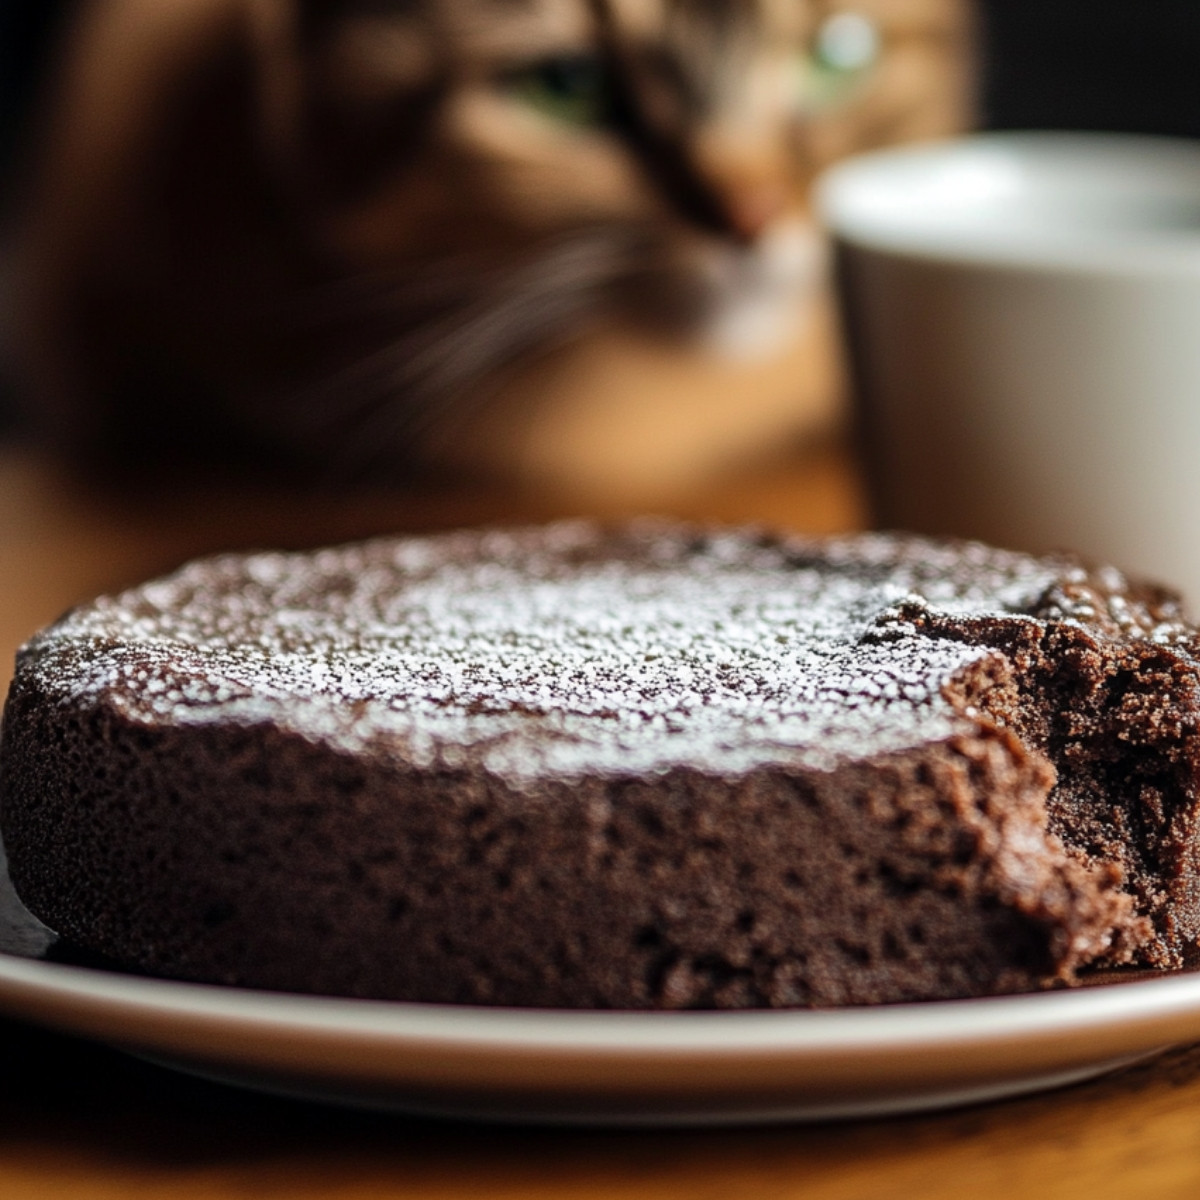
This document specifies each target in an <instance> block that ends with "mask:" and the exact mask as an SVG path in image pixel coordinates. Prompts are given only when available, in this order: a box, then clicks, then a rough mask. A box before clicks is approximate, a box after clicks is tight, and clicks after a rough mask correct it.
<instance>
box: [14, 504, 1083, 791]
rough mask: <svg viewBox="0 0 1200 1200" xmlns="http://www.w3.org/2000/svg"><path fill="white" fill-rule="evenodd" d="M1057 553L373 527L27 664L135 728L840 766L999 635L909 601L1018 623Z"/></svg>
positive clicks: (479, 758) (638, 529)
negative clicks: (947, 636) (965, 640)
mask: <svg viewBox="0 0 1200 1200" xmlns="http://www.w3.org/2000/svg"><path fill="white" fill-rule="evenodd" d="M1057 566H1058V569H1057V570H1055V569H1053V568H1052V565H1049V564H1047V563H1045V562H1041V561H1039V560H1035V559H1031V558H1026V557H1023V556H1020V555H1014V554H1006V553H1002V552H999V551H994V550H990V549H986V548H984V547H982V546H969V547H966V548H965V549H964V548H963V547H956V548H950V547H946V546H941V545H938V544H936V543H930V542H924V541H919V540H915V539H914V540H896V539H893V538H889V537H884V536H866V537H860V538H854V539H844V540H841V541H834V542H827V543H814V542H808V541H801V540H779V539H772V538H764V537H760V536H758V535H757V534H755V533H753V532H751V531H740V532H739V531H730V532H704V531H698V530H696V529H694V528H691V527H684V526H678V525H668V524H665V523H650V522H646V523H640V524H637V525H634V526H631V527H628V528H627V529H625V530H622V531H619V532H617V533H613V534H606V533H603V532H601V531H600V530H598V529H597V528H596V527H594V526H592V525H590V524H586V523H563V524H559V525H553V526H548V527H545V528H541V529H536V530H516V531H499V532H487V533H460V534H451V535H446V536H442V537H439V538H429V539H400V540H380V541H374V542H368V543H362V544H359V545H355V546H348V547H341V548H337V549H331V550H322V551H318V552H315V553H314V554H310V555H294V554H275V553H269V554H258V555H253V556H248V557H240V556H225V557H222V558H216V559H209V560H205V561H203V562H199V563H194V564H192V565H190V566H188V567H185V568H183V569H182V570H181V571H179V572H177V573H176V574H174V575H172V576H169V577H167V578H165V579H161V580H157V581H155V582H153V583H149V584H146V585H144V586H143V587H140V588H137V589H134V590H132V591H129V592H126V593H124V594H122V595H120V596H116V597H111V598H105V599H101V600H99V601H96V602H95V603H94V604H92V605H89V606H87V607H85V608H81V609H79V610H76V611H75V612H74V613H72V614H70V615H68V617H67V618H65V619H64V620H63V621H62V622H60V623H59V624H58V625H56V626H54V627H52V628H51V629H49V630H47V631H45V632H44V633H43V634H41V635H39V636H38V637H37V638H35V639H34V641H33V642H31V643H30V645H29V646H28V647H27V648H26V650H25V651H24V652H23V662H22V669H23V670H27V671H32V672H33V673H34V675H35V676H36V677H37V680H38V683H39V685H40V686H41V687H42V688H43V689H44V690H45V691H46V692H47V693H48V694H49V695H51V696H53V697H57V698H58V699H59V701H60V702H62V703H78V702H80V701H81V700H82V701H83V702H88V701H89V700H95V699H97V698H100V697H104V698H105V699H106V702H107V703H109V704H111V705H113V706H115V707H116V708H117V709H118V711H119V712H121V713H122V714H123V715H124V716H125V717H127V718H128V719H130V720H133V721H136V722H147V723H160V722H164V721H166V722H174V723H181V724H201V723H206V722H214V721H222V722H229V721H232V722H239V723H244V724H256V723H260V722H271V723H274V724H278V725H280V726H282V727H283V728H285V729H287V730H290V731H292V732H294V733H295V734H298V735H300V736H303V737H306V738H309V739H312V740H314V741H319V742H323V743H326V744H330V745H333V746H334V747H336V748H339V749H344V750H346V751H348V752H357V751H360V750H362V749H365V748H368V747H370V748H373V749H375V750H383V751H384V752H392V753H395V754H397V755H400V756H402V757H403V758H404V759H405V760H408V761H414V762H415V763H416V764H417V765H419V766H434V765H445V766H449V767H454V766H459V765H467V764H472V763H478V764H480V765H482V766H483V767H484V768H485V769H487V770H489V771H492V772H494V773H496V774H498V775H501V776H503V777H505V778H508V779H510V780H512V781H514V782H520V781H527V780H533V779H536V778H539V777H543V776H545V775H547V774H553V775H558V776H565V777H574V776H578V775H580V774H583V773H605V774H608V773H625V772H638V773H641V772H647V771H657V770H666V769H669V768H670V767H672V766H677V765H688V766H692V767H696V768H699V769H701V770H705V771H710V772H714V773H719V774H728V773H734V772H740V771H743V770H745V769H748V768H750V767H753V766H756V765H774V764H793V765H797V766H800V765H803V766H808V767H816V768H828V767H832V766H834V765H836V764H837V763H838V762H839V761H842V760H843V759H845V758H846V757H851V756H859V755H863V754H868V753H873V752H886V751H889V750H898V749H901V748H903V747H905V746H908V745H911V744H912V743H913V741H914V740H918V739H919V740H924V739H927V738H936V737H941V736H946V735H948V734H950V733H951V732H953V730H954V729H956V728H959V727H961V722H962V718H960V717H958V716H957V715H956V714H955V713H954V711H953V710H952V709H951V707H950V705H949V704H948V702H947V701H945V700H944V699H943V696H942V688H943V685H944V684H945V682H946V680H947V679H948V678H949V677H951V676H953V675H954V674H955V673H956V672H958V671H960V670H961V669H962V668H963V667H965V666H966V665H968V664H969V663H971V662H973V661H975V660H977V659H979V658H980V657H982V656H983V655H985V654H986V653H988V651H986V650H984V649H980V648H978V647H971V646H966V645H962V644H959V643H956V642H950V641H944V640H938V639H935V638H932V637H930V636H929V635H928V634H926V633H921V632H919V631H918V630H916V629H915V628H914V627H913V626H912V625H911V624H910V623H909V621H908V620H907V618H906V617H905V615H904V614H905V612H911V604H912V603H917V604H920V605H924V606H927V607H932V608H936V609H939V610H942V611H953V612H960V613H972V614H975V613H979V614H982V613H995V614H997V615H1004V614H1010V615H1011V616H1012V618H1013V619H1018V620H1019V619H1024V618H1022V616H1021V613H1022V610H1028V609H1029V607H1030V605H1031V604H1032V603H1033V602H1034V601H1035V600H1036V599H1037V597H1038V596H1039V595H1040V594H1041V593H1042V592H1043V591H1044V590H1045V589H1046V588H1047V587H1048V586H1049V585H1050V584H1051V583H1052V582H1054V581H1055V580H1061V578H1062V569H1061V564H1058V565H1057ZM901 602H907V603H905V604H902V603H901Z"/></svg>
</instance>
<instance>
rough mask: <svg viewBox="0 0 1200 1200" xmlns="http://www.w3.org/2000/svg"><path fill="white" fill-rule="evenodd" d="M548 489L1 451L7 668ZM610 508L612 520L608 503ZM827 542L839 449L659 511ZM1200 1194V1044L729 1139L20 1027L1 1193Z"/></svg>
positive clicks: (524, 514)
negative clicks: (274, 564)
mask: <svg viewBox="0 0 1200 1200" xmlns="http://www.w3.org/2000/svg"><path fill="white" fill-rule="evenodd" d="M579 507H580V506H579V505H578V504H572V503H570V502H568V501H564V500H557V501H556V500H553V499H550V498H548V497H534V496H524V497H514V496H499V495H487V494H482V493H480V494H471V495H464V494H461V493H449V492H447V493H445V494H441V495H430V494H420V495H417V494H413V495H408V496H387V497H384V496H371V497H357V498H353V499H343V500H339V501H336V502H335V501H333V500H332V499H330V498H329V497H311V498H308V499H303V498H297V497H295V496H287V495H283V494H281V493H278V492H273V491H270V490H268V489H265V488H260V489H255V490H246V489H242V490H234V489H230V488H201V487H188V488H183V489H176V490H174V491H173V492H172V493H171V496H170V497H169V498H164V496H162V495H161V494H156V493H155V492H154V491H152V490H143V491H141V492H138V493H127V494H124V495H114V494H111V493H107V492H103V491H100V490H98V489H96V488H95V487H90V486H86V485H84V484H81V483H79V482H78V481H73V480H71V479H69V478H68V477H66V476H65V475H63V474H62V473H61V472H59V471H57V470H55V469H54V468H53V467H51V466H50V465H49V464H47V463H46V462H44V461H41V460H39V459H38V458H37V457H35V456H33V455H31V454H27V453H22V452H19V451H17V450H11V451H8V452H6V453H3V454H0V581H2V582H0V588H2V590H0V655H2V656H3V661H4V663H5V669H6V670H7V664H8V662H9V661H10V660H11V655H12V650H13V648H14V647H15V646H16V644H17V643H18V642H19V641H20V640H21V639H22V638H24V637H25V636H27V635H28V634H29V633H30V632H32V631H33V630H34V629H35V628H37V627H38V626H39V625H41V624H44V623H45V622H46V621H48V620H50V619H52V618H53V617H54V616H55V615H56V614H57V613H58V612H59V611H61V610H62V609H63V608H65V607H66V606H68V605H69V604H71V603H74V602H76V601H78V600H82V599H85V598H87V597H88V596H90V595H92V594H93V593H95V592H97V591H100V590H105V589H110V588H113V587H117V586H120V585H122V584H124V583H128V582H132V581H134V580H137V579H139V578H142V577H144V576H146V575H147V574H150V573H152V572H157V571H160V570H163V569H166V568H168V567H170V566H172V565H173V564H175V563H176V562H178V561H180V560H181V559H183V558H185V557H188V556H191V555H193V554H195V553H200V552H203V551H206V550H210V549H214V548H217V547H230V546H252V545H267V544H287V545H304V544H315V543H319V542H323V541H332V540H337V539H341V538H347V537H352V536H356V535H358V534H365V533H372V532H379V531H382V530H384V529H390V528H412V529H417V528H419V529H427V528H434V527H439V526H446V525H452V524H462V523H478V522H483V521H495V520H507V519H526V518H537V517H543V516H551V515H555V514H556V513H560V512H567V511H572V510H577V509H578V508H579ZM588 507H595V506H594V505H592V506H588ZM658 507H659V508H660V510H664V511H671V512H676V513H679V514H681V515H686V516H693V517H703V518H712V519H718V520H728V521H737V520H759V521H763V522H767V523H770V524H775V525H783V526H789V527H793V528H799V529H807V530H812V531H822V532H823V531H832V530H837V529H845V528H852V527H854V526H856V525H858V524H860V523H861V522H862V520H863V513H862V505H861V498H860V494H859V490H858V486H857V476H856V474H855V472H854V470H853V467H852V466H851V464H850V463H849V461H848V459H847V458H846V457H845V455H844V454H842V453H840V452H839V451H838V450H837V449H836V448H833V449H831V448H826V449H824V450H821V451H816V452H809V453H807V454H797V455H795V456H791V457H788V458H783V459H781V460H780V461H779V462H778V463H777V464H774V465H771V466H765V467H760V468H758V469H756V470H754V471H751V472H747V473H745V474H744V475H741V476H731V477H729V478H727V479H725V480H722V481H719V482H714V483H713V485H712V486H711V487H709V488H706V489H704V490H703V492H698V493H697V494H693V495H689V496H684V497H678V498H676V499H674V500H672V501H670V502H669V503H663V504H660V505H659V506H658ZM1022 1194H1025V1195H1029V1196H1035V1197H1051V1198H1057V1197H1063V1198H1066V1197H1072V1198H1073V1197H1079V1198H1085V1197H1086V1198H1087V1200H1099V1198H1102V1197H1142V1196H1155V1197H1181V1198H1182V1197H1196V1196H1200V1049H1181V1050H1177V1051H1173V1052H1171V1053H1169V1054H1168V1055H1166V1056H1165V1057H1162V1058H1160V1059H1157V1060H1155V1061H1153V1062H1151V1063H1149V1064H1146V1065H1142V1066H1139V1067H1136V1068H1133V1069H1130V1070H1127V1071H1124V1072H1122V1073H1120V1074H1118V1075H1113V1076H1109V1077H1108V1078H1106V1079H1103V1080H1100V1081H1097V1082H1093V1083H1090V1084H1086V1085H1082V1086H1076V1087H1073V1088H1069V1089H1066V1090H1062V1091H1058V1092H1053V1093H1047V1094H1044V1095H1041V1096H1035V1097H1030V1098H1026V1099H1019V1100H1011V1101H1007V1102H1004V1103H997V1104H992V1105H986V1106H981V1107H976V1108H970V1109H962V1110H958V1111H952V1112H947V1113H941V1114H934V1115H924V1116H919V1117H904V1118H893V1119H890V1120H875V1121H864V1122H852V1123H845V1124H837V1125H814V1126H791V1127H776V1128H762V1129H742V1130H728V1131H712V1130H707V1131H668V1132H636V1133H631V1132H612V1131H609V1132H598V1131H593V1132H589V1131H557V1130H536V1129H508V1128H499V1127H488V1126H478V1125H469V1124H456V1123H452V1122H434V1121H425V1120H417V1119H408V1118H402V1117H391V1116H387V1117H384V1116H377V1115H366V1114H361V1113H355V1112H349V1111H341V1110H336V1109H331V1108H324V1107H320V1106H317V1105H304V1104H299V1103H294V1102H290V1101H283V1100H275V1099H270V1098H266V1097H261V1096H257V1095H253V1094H250V1093H244V1092H240V1091H236V1090H233V1089H228V1088H224V1087H219V1086H217V1085H215V1084H207V1083H201V1082H199V1081H195V1080H191V1079H187V1078H184V1077H181V1076H176V1075H174V1074H172V1073H170V1072H168V1071H165V1070H160V1069H158V1068H155V1067H151V1066H149V1065H146V1064H143V1063H141V1062H138V1061H135V1060H133V1059H130V1058H127V1057H125V1056H123V1055H121V1054H119V1053H117V1052H116V1051H112V1050H109V1049H106V1048H104V1047H100V1046H96V1045H92V1044H88V1043H86V1042H81V1041H78V1040H75V1039H73V1038H69V1037H65V1036H61V1035H58V1034H55V1033H50V1032H46V1031H42V1030H40V1029H37V1028H35V1027H34V1026H30V1025H26V1024H23V1023H20V1022H16V1021H4V1020H0V1198H3V1200H25V1198H27V1197H28V1198H29V1200H57V1198H58V1197H71V1198H75V1197H79V1198H87V1200H107V1198H109V1197H114V1198H115V1197H149V1196H170V1197H178V1198H180V1200H189V1198H193V1197H194V1198H201V1197H203V1198H205V1200H208V1198H213V1200H217V1198H221V1200H224V1198H233V1197H245V1196H260V1197H273V1196H280V1197H289V1198H294V1200H304V1198H307V1197H316V1196H336V1197H346V1198H355V1200H358V1198H362V1200H366V1198H368V1197H370V1198H374V1197H428V1198H430V1200H443V1198H444V1200H466V1198H468V1197H472V1198H474V1197H484V1196H486V1197H490V1198H496V1200H502V1198H507V1197H514V1198H515V1197H522V1198H532V1200H543V1198H544V1200H576V1198H580V1200H582V1198H585V1197H587V1198H592V1197H615V1198H620V1200H674V1198H677V1197H678V1198H685V1197H686V1198H688V1200H709V1198H711V1200H718V1198H724V1197H754V1198H755V1200H776V1198H778V1200H783V1198H792V1197H796V1198H799V1197H805V1198H806V1200H851V1198H863V1200H866V1198H875V1197H929V1198H931V1200H937V1198H941V1197H946V1198H949V1197H955V1198H958V1197H962V1196H971V1197H973V1198H983V1200H988V1198H993V1197H994V1198H997V1200H998V1198H1000V1197H1004V1198H1005V1200H1009V1198H1011V1197H1014V1196H1021V1195H1022Z"/></svg>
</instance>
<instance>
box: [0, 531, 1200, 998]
mask: <svg viewBox="0 0 1200 1200" xmlns="http://www.w3.org/2000/svg"><path fill="white" fill-rule="evenodd" d="M1197 653H1198V641H1197V636H1196V633H1195V631H1194V630H1193V629H1192V628H1191V627H1190V626H1189V625H1187V624H1186V623H1185V622H1184V621H1183V620H1182V618H1181V616H1180V613H1179V609H1178V606H1177V604H1176V603H1175V601H1174V600H1173V599H1172V598H1171V597H1170V596H1169V595H1167V594H1165V593H1163V592H1160V591H1158V590H1156V589H1153V588H1148V587H1143V586H1139V585H1132V584H1130V583H1128V582H1127V581H1126V580H1125V579H1124V578H1123V577H1122V576H1121V575H1120V574H1118V573H1117V572H1116V571H1114V570H1111V569H1100V570H1094V569H1088V568H1086V567H1084V566H1082V565H1080V564H1079V563H1076V562H1073V561H1071V560H1069V559H1065V558H1045V559H1037V558H1031V557H1026V556H1022V555H1018V554H1012V553H1007V552H1002V551H998V550H993V549H989V548H986V547H984V546H980V545H976V544H947V543H937V542H932V541H926V540H920V539H914V538H903V537H891V536H883V535H868V536H862V537H856V538H846V539H841V540H834V541H825V542H818V541H809V540H803V539H797V538H789V537H775V536H768V535H763V534H760V533H757V532H755V531H750V530H740V531H738V530H734V531H724V530H706V529H699V528H694V527H690V526H680V525H675V524H670V523H660V522H643V523H635V524H633V525H630V526H627V527H623V528H620V529H617V530H614V531H605V530H601V529H599V528H597V527H595V526H593V525H590V524H586V523H567V524H558V525H552V526H548V527H544V528H538V529H526V530H515V531H491V532H473V533H457V534H451V535H446V536H441V537H436V538H430V539H400V540H381V541H373V542H368V543H363V544H360V545H353V546H347V547H342V548H338V549H330V550H322V551H318V552H314V553H311V554H307V555H296V554H274V553H265V554H254V555H249V556H224V557H219V558H213V559H209V560H205V561H202V562H198V563H194V564H192V565H190V566H187V567H185V568H183V569H182V570H181V571H179V572H178V573H176V574H174V575H172V576H170V577H168V578H165V579H161V580H158V581H156V582H153V583H149V584H146V585H145V586H142V587H139V588H135V589H133V590H131V591H128V592H126V593H124V594H122V595H119V596H116V597H109V598H103V599H100V600H97V601H95V602H94V603H92V604H90V605H87V606H85V607H83V608H80V609H77V610H75V611H73V612H71V613H69V614H68V615H67V616H66V617H64V618H63V619H62V620H61V621H60V622H59V623H58V624H56V625H54V626H52V627H51V628H49V629H48V630H46V631H44V632H43V633H41V634H39V635H38V636H37V637H35V638H34V639H33V640H32V641H31V642H30V643H29V644H28V645H27V646H26V647H25V648H24V649H23V650H22V651H21V653H20V656H19V660H18V667H17V673H16V677H15V680H14V682H13V685H12V691H11V693H10V696H9V699H8V705H7V708H6V711H5V717H4V729H3V747H2V753H3V757H2V760H0V763H2V766H0V784H2V798H0V805H2V806H0V827H2V830H3V836H4V840H5V843H6V846H7V849H8V854H9V858H10V864H11V870H12V877H13V880H14V883H15V885H16V887H17V889H18V891H19V893H20V895H21V896H22V898H23V899H24V901H25V902H26V903H27V904H28V906H29V907H30V909H31V910H32V911H33V912H34V913H36V914H37V915H38V916H39V917H41V918H42V919H43V920H44V921H45V922H46V923H47V924H49V925H50V926H51V927H52V928H54V929H56V930H58V931H59V932H60V933H61V934H62V935H64V936H65V937H67V938H69V939H71V940H72V941H74V942H75V943H77V944H79V945H81V946H83V947H86V948H88V949H90V950H92V951H95V952H99V953H102V954H104V955H106V956H109V957H110V958H111V959H113V960H116V961H117V962H118V963H121V964H123V965H125V966H128V967H131V968H134V969H139V970H143V971H149V972H154V973H159V974H163V975H168V976H175V977H179V978H184V979H194V980H206V981H210V982H218V983H227V984H240V985H248V986H255V987H264V988H278V989H288V990H295V991H304V992H324V993H332V994H341V995H350V996H365V997H379V998H392V999H403V1000H421V1001H437V1002H462V1003H474V1004H504V1005H535V1006H543V1005H544V1006H567V1007H577V1008H578V1007H588V1008H613V1007H627V1008H658V1007H667V1008H673V1007H754V1006H792V1005H797V1006H804V1005H840V1004H866V1003H875V1002H884V1001H900V1000H914V999H922V998H939V997H957V996H971V995H979V994H985V993H997V992H1011V991H1014V990H1021V989H1033V988H1040V987H1046V986H1053V985H1055V984H1062V983H1070V982H1072V981H1074V980H1075V979H1076V978H1077V974H1078V972H1079V971H1080V970H1081V969H1083V968H1085V967H1088V966H1091V965H1103V966H1111V965H1116V964H1124V963H1133V964H1141V965H1143V966H1152V967H1161V968H1169V967H1173V966H1177V965H1179V964H1180V962H1181V960H1182V956H1183V954H1184V953H1185V951H1186V950H1187V949H1188V948H1189V947H1190V946H1191V945H1192V944H1193V943H1194V942H1195V941H1196V940H1197V937H1198V935H1200V885H1198V876H1197V851H1196V844H1197V829H1196V822H1197V778H1198V776H1197V768H1198V763H1200V741H1198V738H1197V717H1198V714H1200V708H1198V696H1200V693H1198V687H1197V684H1198V679H1197Z"/></svg>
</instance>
